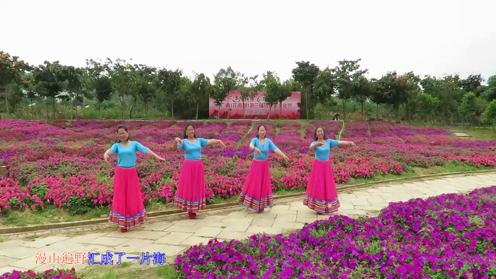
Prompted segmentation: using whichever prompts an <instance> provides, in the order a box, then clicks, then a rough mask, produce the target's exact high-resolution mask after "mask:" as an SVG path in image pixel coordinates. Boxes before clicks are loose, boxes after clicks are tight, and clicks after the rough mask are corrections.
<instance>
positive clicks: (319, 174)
mask: <svg viewBox="0 0 496 279" xmlns="http://www.w3.org/2000/svg"><path fill="white" fill-rule="evenodd" d="M303 204H304V205H306V206H308V207H309V208H310V209H313V210H315V211H317V212H318V213H331V212H335V211H337V210H338V208H339V200H338V197H337V192H336V182H335V181H334V172H333V170H332V166H331V162H330V161H319V160H314V161H313V163H312V172H311V174H310V180H309V181H308V187H307V192H306V194H305V198H304V200H303Z"/></svg>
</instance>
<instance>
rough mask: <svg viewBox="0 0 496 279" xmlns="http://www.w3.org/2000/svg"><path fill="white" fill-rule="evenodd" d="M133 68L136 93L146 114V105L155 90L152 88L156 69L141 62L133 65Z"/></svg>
mask: <svg viewBox="0 0 496 279" xmlns="http://www.w3.org/2000/svg"><path fill="white" fill-rule="evenodd" d="M134 68H135V82H136V91H137V92H136V93H137V95H138V97H139V98H140V99H141V101H142V102H143V104H144V105H145V114H148V105H149V103H150V101H151V100H152V99H153V97H154V94H155V91H156V90H155V88H154V85H156V82H154V81H155V80H154V79H155V77H156V75H155V72H156V69H155V68H153V67H148V66H146V65H142V64H139V65H135V66H134ZM130 117H131V116H130Z"/></svg>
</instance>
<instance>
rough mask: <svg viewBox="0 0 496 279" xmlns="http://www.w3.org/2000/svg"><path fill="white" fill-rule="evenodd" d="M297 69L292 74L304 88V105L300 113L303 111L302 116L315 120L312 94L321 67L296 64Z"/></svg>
mask: <svg viewBox="0 0 496 279" xmlns="http://www.w3.org/2000/svg"><path fill="white" fill-rule="evenodd" d="M296 65H297V66H296V68H294V69H293V70H292V71H291V72H292V73H293V79H294V80H295V81H297V82H299V83H300V84H301V86H302V87H303V96H302V97H303V98H302V104H300V111H303V113H302V116H304V118H306V119H309V118H313V116H314V114H313V109H314V107H315V103H314V102H313V101H312V93H313V86H314V82H315V80H316V79H317V76H318V74H319V67H317V66H316V65H315V64H311V63H310V62H309V61H300V62H296Z"/></svg>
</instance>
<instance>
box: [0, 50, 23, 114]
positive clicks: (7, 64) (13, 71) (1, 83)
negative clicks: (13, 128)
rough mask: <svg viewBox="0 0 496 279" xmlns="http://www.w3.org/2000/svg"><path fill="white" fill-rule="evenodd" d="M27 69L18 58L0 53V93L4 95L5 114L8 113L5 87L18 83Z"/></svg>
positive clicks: (7, 94)
mask: <svg viewBox="0 0 496 279" xmlns="http://www.w3.org/2000/svg"><path fill="white" fill-rule="evenodd" d="M29 68H30V67H29V65H28V64H26V63H25V62H24V61H22V60H20V59H19V57H17V56H11V55H10V54H8V53H6V52H3V51H0V93H1V94H3V95H4V105H5V112H9V101H8V96H9V93H8V92H7V85H9V84H11V83H19V82H20V79H21V75H22V73H23V72H24V71H25V70H28V69H29ZM12 96H13V95H12ZM16 100H17V99H16ZM10 103H12V101H11V102H10Z"/></svg>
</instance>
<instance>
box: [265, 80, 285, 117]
mask: <svg viewBox="0 0 496 279" xmlns="http://www.w3.org/2000/svg"><path fill="white" fill-rule="evenodd" d="M261 84H262V86H263V89H264V91H265V102H266V103H267V104H268V105H269V114H268V115H267V118H270V112H271V110H272V107H273V106H274V105H275V104H277V103H278V102H279V99H280V98H282V97H281V94H283V93H282V86H281V81H280V80H279V77H277V76H276V75H275V74H274V73H272V72H270V71H268V72H267V73H265V74H264V75H263V79H262V81H261Z"/></svg>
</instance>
